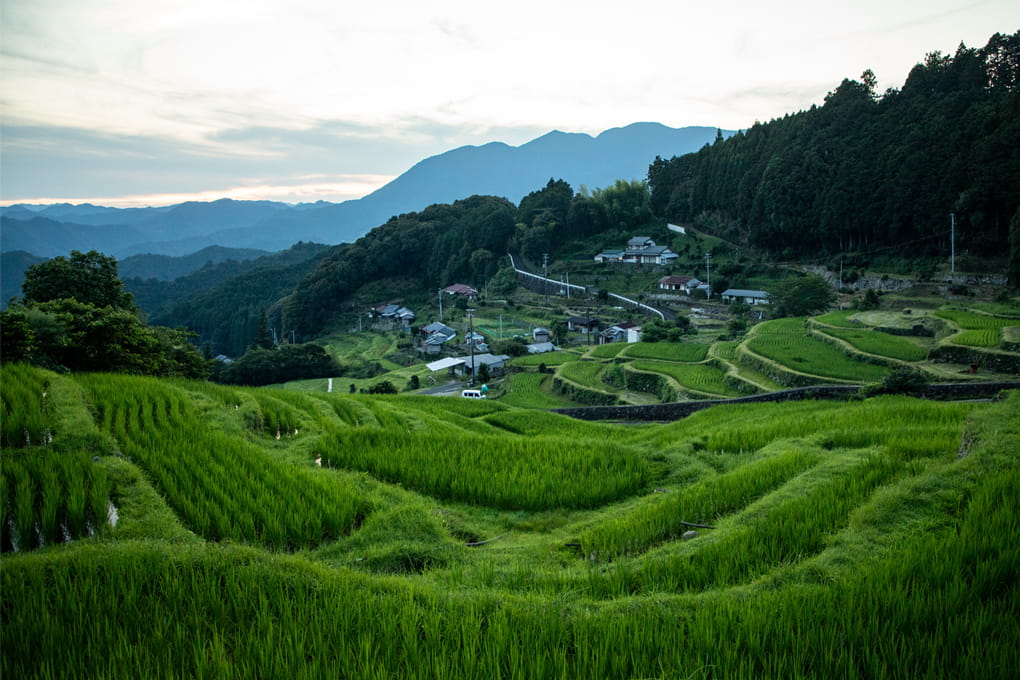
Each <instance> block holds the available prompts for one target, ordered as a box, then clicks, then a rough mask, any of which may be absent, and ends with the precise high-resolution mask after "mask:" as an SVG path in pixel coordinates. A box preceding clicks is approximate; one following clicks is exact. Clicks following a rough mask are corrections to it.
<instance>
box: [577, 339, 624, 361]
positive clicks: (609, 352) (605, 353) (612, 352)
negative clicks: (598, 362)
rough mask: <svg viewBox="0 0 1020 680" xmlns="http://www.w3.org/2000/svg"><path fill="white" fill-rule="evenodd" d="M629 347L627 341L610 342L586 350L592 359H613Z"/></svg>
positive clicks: (586, 354)
mask: <svg viewBox="0 0 1020 680" xmlns="http://www.w3.org/2000/svg"><path fill="white" fill-rule="evenodd" d="M627 347H628V345H627V343H624V342H608V343H606V344H604V345H594V346H592V347H589V348H588V351H586V352H585V356H586V357H588V358H591V359H613V358H614V357H616V356H617V355H619V354H620V352H622V351H623V350H625V349H627Z"/></svg>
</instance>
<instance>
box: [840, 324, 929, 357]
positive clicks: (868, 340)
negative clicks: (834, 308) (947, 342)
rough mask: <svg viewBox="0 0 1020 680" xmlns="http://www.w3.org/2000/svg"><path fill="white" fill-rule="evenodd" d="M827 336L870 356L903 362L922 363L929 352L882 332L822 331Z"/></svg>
mask: <svg viewBox="0 0 1020 680" xmlns="http://www.w3.org/2000/svg"><path fill="white" fill-rule="evenodd" d="M822 332H823V333H825V334H826V335H831V336H832V337H834V338H839V339H840V340H844V341H846V342H848V343H850V344H851V345H853V346H854V347H855V348H857V349H859V350H860V351H862V352H866V353H868V354H877V355H878V356H883V357H890V358H892V359H899V360H901V361H922V360H923V359H924V358H925V357H926V356H928V352H927V351H926V350H925V349H924V348H923V347H921V346H920V345H917V344H915V343H913V342H911V341H909V340H907V339H905V338H902V337H899V336H895V335H889V334H888V333H882V332H880V331H872V330H862V329H856V328H855V329H842V328H838V329H837V328H828V329H825V330H823V331H822Z"/></svg>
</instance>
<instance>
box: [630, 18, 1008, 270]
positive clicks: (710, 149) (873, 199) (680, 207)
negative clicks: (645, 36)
mask: <svg viewBox="0 0 1020 680" xmlns="http://www.w3.org/2000/svg"><path fill="white" fill-rule="evenodd" d="M1018 71H1020V32H1017V33H1014V34H1013V35H1005V36H1004V35H1000V34H996V35H994V36H993V37H992V38H991V39H990V40H989V42H988V44H987V45H986V46H985V47H984V48H981V49H974V48H968V47H965V46H963V45H961V46H960V47H959V49H958V50H957V52H956V54H955V55H952V56H950V55H944V54H941V53H938V52H934V53H930V54H928V55H927V57H926V58H925V60H924V62H923V63H921V64H918V65H917V66H915V67H914V69H913V70H911V72H910V74H909V76H908V77H907V80H906V82H905V83H904V84H903V87H902V88H901V89H899V90H895V89H890V90H887V91H886V92H885V93H883V94H879V93H876V92H875V89H874V88H875V76H874V74H873V73H871V72H870V71H865V72H864V74H863V75H862V76H861V79H860V80H859V81H858V80H849V79H847V80H844V81H843V82H842V83H841V84H840V85H839V87H837V88H836V89H835V90H834V91H832V92H830V93H829V94H828V96H827V97H826V99H825V103H824V105H823V106H819V107H812V108H811V110H809V111H805V112H801V113H798V114H795V115H788V116H786V117H784V118H782V119H778V120H774V121H771V122H770V123H768V124H756V125H755V126H754V127H752V128H751V129H749V130H747V131H744V132H741V133H738V134H736V135H734V136H733V137H731V138H729V139H726V140H722V139H721V138H720V139H718V140H717V141H716V143H715V144H713V145H711V146H706V147H704V148H703V149H701V151H699V152H697V153H694V154H688V155H686V156H681V157H676V158H672V159H670V160H665V159H662V158H657V159H656V160H655V162H654V163H653V164H652V166H651V168H650V169H649V173H648V179H649V183H650V186H651V190H652V209H653V210H654V211H655V213H656V214H657V215H659V216H661V217H665V218H666V219H669V220H671V221H674V222H678V223H682V224H695V225H698V226H701V227H702V228H707V229H712V230H714V231H715V232H716V233H717V234H718V235H720V236H723V237H726V238H729V239H732V240H735V241H740V242H742V243H745V244H747V245H750V246H753V247H755V248H758V249H761V250H764V251H766V252H768V253H771V254H774V255H776V256H783V257H791V258H792V257H797V258H804V257H809V258H818V257H823V256H825V255H836V254H851V255H852V254H853V253H855V252H860V253H875V252H876V251H879V250H880V249H883V248H893V247H896V248H901V247H903V246H906V245H908V244H909V246H910V249H911V251H912V252H914V253H917V254H921V255H923V254H925V253H926V252H929V253H930V252H933V251H935V250H936V249H937V250H939V251H940V252H945V250H946V244H947V243H948V240H949V238H950V230H951V218H950V214H951V213H954V214H955V215H956V230H957V237H958V240H957V245H958V247H961V248H963V249H970V250H971V251H973V252H976V253H982V254H986V253H995V252H1002V251H1004V249H1005V247H1006V244H1007V240H1008V228H1009V223H1010V220H1011V219H1012V217H1013V215H1014V213H1015V212H1016V210H1017V205H1018V203H1020V154H1018V153H1017V149H1020V90H1018V88H1017V78H1018Z"/></svg>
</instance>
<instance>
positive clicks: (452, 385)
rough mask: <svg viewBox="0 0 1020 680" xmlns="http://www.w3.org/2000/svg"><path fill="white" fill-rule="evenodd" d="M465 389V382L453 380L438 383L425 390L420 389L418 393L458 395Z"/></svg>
mask: <svg viewBox="0 0 1020 680" xmlns="http://www.w3.org/2000/svg"><path fill="white" fill-rule="evenodd" d="M462 389H464V383H463V382H461V381H460V380H451V381H449V382H447V383H445V384H443V385H436V386H435V387H426V388H425V389H423V390H418V392H417V394H431V395H432V396H436V397H458V396H460V391H461V390H462Z"/></svg>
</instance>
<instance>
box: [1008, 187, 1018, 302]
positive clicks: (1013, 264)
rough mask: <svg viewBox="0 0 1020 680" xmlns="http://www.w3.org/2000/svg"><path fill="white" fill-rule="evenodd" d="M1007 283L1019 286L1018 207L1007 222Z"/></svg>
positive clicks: (1011, 286)
mask: <svg viewBox="0 0 1020 680" xmlns="http://www.w3.org/2000/svg"><path fill="white" fill-rule="evenodd" d="M1006 274H1007V279H1008V285H1009V287H1010V288H1013V289H1014V290H1015V289H1017V288H1020V207H1018V208H1017V209H1016V212H1015V213H1013V219H1012V220H1010V222H1009V264H1008V266H1007V268H1006Z"/></svg>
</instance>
